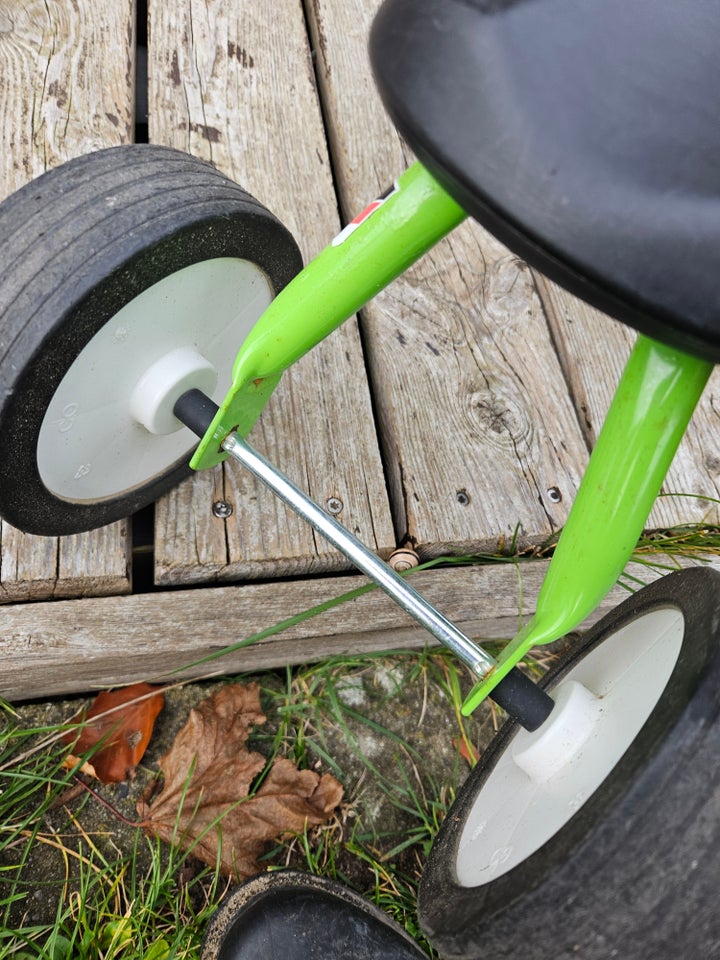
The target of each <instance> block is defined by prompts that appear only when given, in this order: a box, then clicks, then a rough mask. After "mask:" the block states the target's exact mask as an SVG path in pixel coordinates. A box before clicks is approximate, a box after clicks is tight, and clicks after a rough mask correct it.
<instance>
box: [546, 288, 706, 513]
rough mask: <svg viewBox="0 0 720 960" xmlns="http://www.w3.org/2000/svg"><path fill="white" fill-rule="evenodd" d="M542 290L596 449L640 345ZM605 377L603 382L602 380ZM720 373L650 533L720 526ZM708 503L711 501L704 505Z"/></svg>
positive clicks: (565, 298) (558, 292)
mask: <svg viewBox="0 0 720 960" xmlns="http://www.w3.org/2000/svg"><path fill="white" fill-rule="evenodd" d="M537 282H538V289H539V291H540V295H541V297H542V300H543V303H544V305H545V308H546V311H547V314H548V317H549V318H550V322H551V324H552V327H553V331H554V333H555V340H556V343H557V344H558V349H559V353H560V355H561V360H562V365H563V371H564V374H565V377H566V380H567V382H568V384H569V386H570V391H571V393H572V395H573V396H574V398H575V404H576V407H577V409H578V413H579V416H580V420H581V423H582V424H583V426H584V429H585V436H586V440H587V443H588V446H589V447H590V448H591V447H592V446H593V445H594V443H595V440H596V439H597V434H598V432H599V429H600V427H601V426H602V422H603V420H604V418H605V414H606V413H607V410H608V407H609V406H610V401H611V400H612V395H613V393H614V391H615V387H616V385H617V382H618V380H619V379H620V375H621V373H622V370H623V367H624V365H625V361H626V359H627V357H628V355H629V353H630V350H631V348H632V344H633V343H634V341H635V334H634V332H633V331H632V330H630V329H629V328H628V327H626V326H624V325H622V324H620V323H616V322H615V321H613V320H611V319H610V318H609V317H607V316H605V315H604V314H602V313H600V312H599V311H597V310H594V309H593V308H592V307H589V306H588V305H587V304H585V303H582V302H581V301H579V300H577V299H576V298H575V297H573V296H571V295H570V294H569V293H567V291H565V290H562V289H561V288H560V287H558V286H557V285H555V284H553V283H551V282H550V281H548V280H547V279H545V278H543V277H540V276H538V277H537ZM598 371H602V376H598ZM719 410H720V371H719V370H715V372H714V373H713V374H712V376H711V378H710V382H709V383H708V386H707V387H706V389H705V393H704V394H703V397H702V400H701V401H700V403H699V405H698V408H697V410H696V411H695V415H694V416H693V419H692V421H691V422H690V426H689V428H688V430H687V433H686V434H685V437H684V438H683V440H682V442H681V444H680V447H679V449H678V452H677V454H676V455H675V459H674V460H673V463H672V466H671V467H670V470H669V472H668V475H667V478H666V481H665V483H664V484H663V488H662V492H663V493H664V494H669V493H672V494H690V496H661V497H660V498H659V499H658V500H657V501H656V504H655V507H654V508H653V511H652V513H651V514H650V517H649V519H648V524H647V526H648V529H650V530H658V529H660V530H662V529H667V528H669V527H675V526H680V525H683V524H691V523H701V524H702V523H707V524H712V525H715V526H716V525H718V524H720V504H718V503H717V502H715V503H714V502H712V501H713V500H718V498H720V453H718V439H717V438H718V436H720V412H719ZM700 497H707V498H710V499H699V498H700Z"/></svg>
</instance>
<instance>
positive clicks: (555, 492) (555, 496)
mask: <svg viewBox="0 0 720 960" xmlns="http://www.w3.org/2000/svg"><path fill="white" fill-rule="evenodd" d="M547 495H548V500H549V501H550V503H560V501H561V500H562V494H561V493H560V490H559V488H558V487H550V489H549V490H548V492H547Z"/></svg>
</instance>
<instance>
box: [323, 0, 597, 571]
mask: <svg viewBox="0 0 720 960" xmlns="http://www.w3.org/2000/svg"><path fill="white" fill-rule="evenodd" d="M377 6H378V4H377V3H375V2H373V3H367V2H366V0H349V2H346V3H337V2H333V0H312V3H311V4H310V7H311V10H310V22H311V28H312V35H313V38H314V42H315V47H316V53H317V58H318V74H319V80H320V85H321V89H322V92H323V98H324V101H325V113H326V116H327V117H328V125H329V131H330V139H331V144H332V147H333V161H334V169H335V170H336V173H337V178H338V183H339V186H340V196H341V200H342V207H343V212H344V216H345V218H346V219H349V218H351V217H352V215H353V213H354V212H357V210H358V209H362V208H363V207H364V205H365V204H366V202H367V201H368V200H369V199H371V198H372V197H373V196H376V195H378V194H379V193H381V192H382V191H383V190H384V189H385V188H386V187H387V185H388V184H389V183H391V182H392V181H393V179H394V178H395V177H396V176H397V174H398V173H399V172H400V171H401V170H402V169H403V168H404V167H405V166H406V165H407V163H408V162H409V161H410V160H411V159H412V158H411V156H410V155H409V153H408V151H407V149H406V148H405V147H404V146H403V144H402V142H401V141H400V139H399V137H398V136H397V134H396V133H395V132H394V131H393V129H392V127H391V125H390V123H389V121H388V120H387V119H386V117H385V114H384V111H383V108H382V106H381V104H380V101H379V98H378V96H377V94H376V92H375V90H374V88H373V83H372V79H371V76H370V71H369V67H368V60H367V55H366V52H365V50H366V44H367V35H368V31H369V26H370V22H371V20H372V15H373V12H374V10H375V9H376V8H377ZM363 329H364V332H365V342H366V348H367V354H368V357H369V360H370V370H371V379H372V384H373V391H374V396H375V401H376V406H377V410H378V414H379V419H380V423H381V436H382V443H383V451H384V456H385V462H386V469H387V472H388V475H389V481H390V485H391V499H392V505H393V512H394V517H395V523H396V527H397V528H398V529H399V530H403V531H406V532H407V536H408V537H409V538H410V539H411V540H412V541H413V542H415V543H417V545H418V547H419V549H420V551H421V553H422V554H423V555H425V556H427V555H431V554H435V553H442V552H445V551H448V550H451V551H458V552H467V551H477V550H480V551H482V550H488V549H497V547H498V546H499V545H503V544H507V543H509V542H511V541H513V540H517V541H519V542H522V543H537V542H541V541H543V540H545V539H546V538H548V537H549V536H550V535H551V534H552V533H553V532H554V531H555V530H557V529H558V527H560V526H562V524H563V523H564V521H565V518H566V515H567V509H568V505H569V503H570V502H571V501H572V498H573V496H574V493H575V491H576V489H577V485H578V482H579V477H580V475H581V472H582V470H583V468H584V464H585V462H586V458H587V453H586V449H585V445H584V442H583V438H582V435H581V432H580V430H579V428H578V423H577V420H576V417H575V415H574V411H573V409H572V406H571V405H570V403H569V400H568V396H567V391H566V389H565V388H564V385H563V383H562V374H561V370H560V366H559V364H558V361H557V357H556V354H555V351H554V349H553V346H552V343H551V340H550V336H549V332H548V329H547V325H546V321H545V316H544V313H543V310H542V305H541V303H540V301H539V298H538V296H537V293H536V291H535V288H534V284H533V280H532V277H531V275H530V273H529V271H528V269H527V267H526V266H525V265H524V264H523V263H522V262H520V261H519V260H518V259H517V258H516V257H514V256H513V255H511V254H510V253H509V252H508V251H507V250H506V249H505V248H503V247H502V246H501V245H500V244H499V243H497V241H495V240H494V239H492V238H491V237H490V236H489V235H488V234H487V233H486V232H484V231H483V230H482V229H481V228H480V227H478V226H477V225H476V224H474V223H466V224H464V225H463V226H462V227H461V228H460V229H459V230H456V231H455V232H454V233H453V234H452V235H451V236H450V237H449V238H448V239H446V240H445V241H444V242H443V243H441V244H440V245H438V246H437V247H436V248H435V249H433V251H432V252H431V253H429V254H428V255H427V256H426V257H425V258H424V259H423V260H422V261H421V262H420V263H419V264H417V265H416V266H415V268H413V269H411V270H409V271H408V272H407V273H406V274H405V275H404V276H402V277H401V278H400V279H399V280H397V281H395V283H394V284H392V286H391V287H390V288H388V290H387V291H385V292H384V293H382V294H380V295H379V296H378V297H377V298H376V299H375V300H374V301H373V303H371V304H370V305H369V306H368V307H367V308H366V309H365V311H364V312H363ZM558 497H559V498H560V499H558Z"/></svg>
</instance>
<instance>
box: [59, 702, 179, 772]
mask: <svg viewBox="0 0 720 960" xmlns="http://www.w3.org/2000/svg"><path fill="white" fill-rule="evenodd" d="M148 694H150V696H148ZM164 703H165V699H164V697H163V695H162V692H161V688H160V687H151V686H150V684H147V683H134V684H132V685H131V686H129V687H121V688H120V689H119V690H107V691H103V692H102V693H99V694H98V695H97V697H95V699H94V700H93V702H92V705H91V707H90V709H89V710H88V711H87V713H84V712H81V713H80V714H78V716H77V717H75V719H74V720H73V723H82V724H83V726H82V729H81V730H80V732H79V736H78V731H77V730H72V731H70V732H68V733H66V734H65V736H64V737H63V740H64V742H65V743H67V744H69V745H70V746H71V747H72V749H73V753H74V754H81V753H85V752H86V751H88V750H91V749H92V748H93V747H95V746H96V745H97V744H98V743H99V742H100V741H103V743H102V746H101V747H100V748H99V749H98V750H96V751H95V753H93V755H92V758H91V769H92V771H93V772H94V774H95V776H96V777H97V778H98V780H100V781H101V782H102V783H120V782H121V781H122V780H127V779H128V778H129V777H131V776H132V774H133V772H134V770H135V767H136V766H137V765H138V763H140V761H141V760H142V757H143V754H144V753H145V750H146V749H147V745H148V743H149V742H150V737H151V736H152V731H153V726H154V724H155V719H156V717H157V715H158V714H159V713H160V711H161V710H162V708H163V706H164ZM118 708H119V709H118ZM70 759H71V758H68V760H70ZM66 762H67V761H66ZM83 769H85V770H86V769H87V768H83Z"/></svg>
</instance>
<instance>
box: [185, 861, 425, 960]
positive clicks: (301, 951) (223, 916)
mask: <svg viewBox="0 0 720 960" xmlns="http://www.w3.org/2000/svg"><path fill="white" fill-rule="evenodd" d="M425 956H426V955H425V953H424V951H423V950H421V949H420V947H419V946H418V945H417V944H416V943H415V941H414V940H412V938H411V937H410V936H409V935H408V934H407V933H406V932H405V930H403V929H402V927H400V926H399V925H398V924H397V923H396V922H395V921H394V920H393V919H392V918H391V917H389V916H388V915H387V914H386V913H383V911H382V910H380V908H379V907H376V906H375V904H374V903H370V901H369V900H366V899H365V898H364V897H361V896H360V894H358V893H355V891H354V890H350V889H349V888H348V887H345V886H343V885H342V884H340V883H338V882H337V881H335V880H327V879H325V878H324V877H316V876H313V875H311V874H308V873H300V872H298V871H296V870H281V871H277V872H271V873H261V874H258V875H257V876H256V877H251V878H250V879H249V880H246V881H245V882H244V883H243V884H241V885H240V886H239V887H236V889H235V890H234V891H233V892H232V893H231V894H230V895H229V896H228V897H227V898H226V899H225V900H224V901H223V903H222V904H221V906H220V907H219V909H218V910H217V912H216V913H215V914H214V915H213V917H212V919H211V921H210V923H209V924H208V928H207V930H206V932H205V937H204V940H203V945H202V950H201V960H423V958H425Z"/></svg>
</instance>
